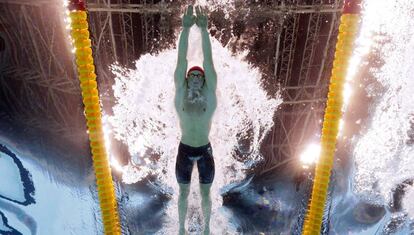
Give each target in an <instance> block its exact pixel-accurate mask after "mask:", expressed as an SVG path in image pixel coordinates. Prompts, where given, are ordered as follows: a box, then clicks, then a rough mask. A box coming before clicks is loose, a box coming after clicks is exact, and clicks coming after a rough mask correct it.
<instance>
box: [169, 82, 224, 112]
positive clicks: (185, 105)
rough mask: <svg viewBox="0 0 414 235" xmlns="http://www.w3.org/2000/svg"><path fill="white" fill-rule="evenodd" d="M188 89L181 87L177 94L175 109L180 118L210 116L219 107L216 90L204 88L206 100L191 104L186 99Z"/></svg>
mask: <svg viewBox="0 0 414 235" xmlns="http://www.w3.org/2000/svg"><path fill="white" fill-rule="evenodd" d="M186 96H187V91H186V90H185V89H180V90H178V91H176V95H175V109H176V110H177V113H178V115H179V117H180V118H191V117H193V118H196V117H197V118H200V117H205V118H209V117H211V115H212V114H213V113H214V110H215V109H216V107H217V97H216V95H215V93H214V92H210V91H208V90H203V96H204V97H205V102H203V103H199V104H191V103H190V102H188V100H187V99H186Z"/></svg>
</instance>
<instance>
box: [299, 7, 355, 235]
mask: <svg viewBox="0 0 414 235" xmlns="http://www.w3.org/2000/svg"><path fill="white" fill-rule="evenodd" d="M359 7H360V1H359V2H358V1H353V0H345V3H344V11H343V14H342V16H341V23H340V26H339V35H338V41H337V43H336V51H335V59H334V62H333V68H332V75H331V78H330V85H329V92H328V101H327V105H326V109H325V115H324V120H323V126H322V137H321V154H320V157H319V160H318V162H317V164H316V168H315V179H314V183H313V188H312V196H311V199H310V206H309V210H308V214H307V216H306V218H305V223H304V226H303V233H302V234H306V235H308V234H312V235H319V234H320V230H321V225H322V218H323V212H324V206H325V202H326V196H327V192H328V186H329V177H330V174H331V169H332V166H333V162H334V153H335V145H336V138H337V135H338V130H339V122H340V119H341V115H342V112H341V109H342V105H343V90H344V89H343V88H344V84H345V78H346V72H347V68H348V61H349V59H350V58H351V56H352V47H353V42H354V40H355V37H356V34H357V31H358V26H359V19H360V16H359V12H360V8H359Z"/></svg>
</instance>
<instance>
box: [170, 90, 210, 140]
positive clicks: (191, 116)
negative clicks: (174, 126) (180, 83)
mask: <svg viewBox="0 0 414 235" xmlns="http://www.w3.org/2000/svg"><path fill="white" fill-rule="evenodd" d="M201 93H202V95H203V96H204V97H205V102H203V103H199V104H191V103H190V102H188V100H187V89H186V88H179V89H176V92H175V100H174V102H175V109H176V111H177V114H178V118H179V121H180V127H181V142H182V143H183V144H187V145H190V146H192V147H199V146H203V145H206V144H208V143H209V139H208V136H209V133H210V128H211V120H212V117H213V114H214V111H215V110H216V107H217V97H216V93H215V91H212V90H210V89H208V88H207V87H203V89H202V92H201Z"/></svg>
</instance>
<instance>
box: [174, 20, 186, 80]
mask: <svg viewBox="0 0 414 235" xmlns="http://www.w3.org/2000/svg"><path fill="white" fill-rule="evenodd" d="M189 32H190V28H184V29H183V31H182V32H181V35H180V41H179V42H178V59H177V67H176V69H175V72H174V82H175V87H176V88H179V87H184V85H185V75H186V74H185V73H186V72H187V49H188V35H189Z"/></svg>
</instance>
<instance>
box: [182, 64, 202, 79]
mask: <svg viewBox="0 0 414 235" xmlns="http://www.w3.org/2000/svg"><path fill="white" fill-rule="evenodd" d="M192 71H200V72H201V74H203V76H204V70H203V68H201V67H199V66H193V67H191V68H190V70H188V72H187V77H188V75H190V73H191V72H192ZM187 77H186V78H187Z"/></svg>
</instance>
